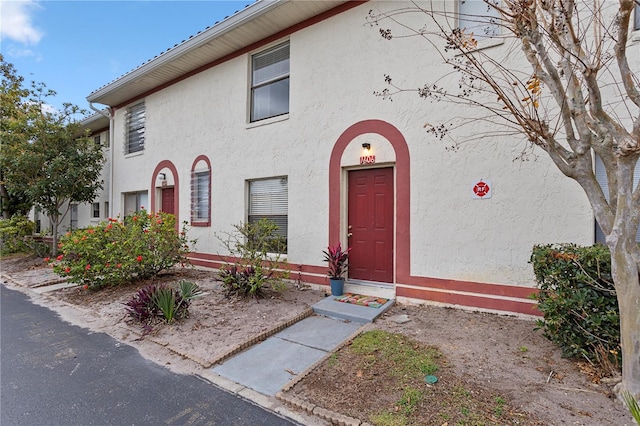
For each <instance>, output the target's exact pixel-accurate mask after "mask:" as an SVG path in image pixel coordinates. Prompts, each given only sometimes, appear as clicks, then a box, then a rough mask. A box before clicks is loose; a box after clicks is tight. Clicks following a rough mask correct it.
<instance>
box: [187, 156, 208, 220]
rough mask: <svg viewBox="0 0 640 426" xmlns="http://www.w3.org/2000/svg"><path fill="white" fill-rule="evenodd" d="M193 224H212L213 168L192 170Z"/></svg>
mask: <svg viewBox="0 0 640 426" xmlns="http://www.w3.org/2000/svg"><path fill="white" fill-rule="evenodd" d="M203 186H204V187H203ZM191 224H192V225H194V226H209V225H211V170H209V169H206V170H194V171H193V172H191Z"/></svg>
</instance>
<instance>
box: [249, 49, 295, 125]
mask: <svg viewBox="0 0 640 426" xmlns="http://www.w3.org/2000/svg"><path fill="white" fill-rule="evenodd" d="M288 112H289V42H286V43H282V44H279V45H278V46H275V47H272V48H270V49H267V50H265V51H264V52H260V53H256V54H255V55H253V56H252V57H251V121H252V122H254V121H258V120H263V119H265V118H269V117H275V116H278V115H283V114H287V113H288Z"/></svg>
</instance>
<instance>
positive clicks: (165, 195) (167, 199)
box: [161, 188, 175, 214]
mask: <svg viewBox="0 0 640 426" xmlns="http://www.w3.org/2000/svg"><path fill="white" fill-rule="evenodd" d="M173 197H174V195H173V188H163V189H162V208H161V210H162V211H163V212H165V213H170V214H174V213H175V212H174V211H173V199H174V198H173Z"/></svg>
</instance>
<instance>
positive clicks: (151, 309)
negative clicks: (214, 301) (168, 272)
mask: <svg viewBox="0 0 640 426" xmlns="http://www.w3.org/2000/svg"><path fill="white" fill-rule="evenodd" d="M201 296H202V290H201V289H200V287H199V286H198V285H197V284H195V283H193V282H190V281H184V280H183V281H180V282H179V283H178V288H177V289H175V290H174V289H172V288H170V287H167V286H165V285H155V284H152V285H149V286H147V287H144V288H141V289H140V290H138V291H137V292H136V294H135V295H134V296H133V297H132V298H131V299H129V300H128V301H127V302H126V303H124V305H125V309H126V311H127V313H128V314H129V316H130V317H132V318H133V319H134V320H136V321H138V322H140V323H142V324H143V327H144V328H145V330H146V331H151V324H152V323H153V321H154V320H155V319H157V318H163V319H164V321H166V322H167V323H171V322H173V321H174V320H175V319H182V318H186V317H188V316H189V307H190V306H191V301H192V300H194V299H197V298H199V297H201Z"/></svg>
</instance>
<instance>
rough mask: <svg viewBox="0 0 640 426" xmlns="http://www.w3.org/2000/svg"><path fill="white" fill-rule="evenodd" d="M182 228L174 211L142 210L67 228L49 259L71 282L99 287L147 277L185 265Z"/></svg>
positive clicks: (184, 241)
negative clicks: (52, 257) (54, 255)
mask: <svg viewBox="0 0 640 426" xmlns="http://www.w3.org/2000/svg"><path fill="white" fill-rule="evenodd" d="M190 243H192V244H193V243H195V241H189V240H188V239H187V236H186V229H185V228H184V227H183V229H182V232H180V233H177V232H176V230H175V216H173V215H171V214H167V213H163V212H159V213H148V212H147V211H145V210H140V211H138V212H135V213H132V214H131V215H129V216H127V217H125V218H124V220H122V221H120V220H119V219H109V221H108V222H103V223H101V224H99V225H97V226H95V227H89V228H86V229H81V230H77V231H74V232H69V233H67V234H66V235H65V236H63V237H62V238H61V239H60V243H59V244H58V247H59V249H60V251H59V252H60V253H61V254H60V255H59V256H58V257H57V258H55V259H53V260H50V262H51V263H53V265H54V266H53V268H54V271H55V272H56V273H57V274H59V275H61V276H63V277H66V278H67V279H68V280H69V282H73V283H78V284H80V285H82V284H84V285H88V286H89V287H92V288H99V287H103V286H106V285H111V286H114V285H121V284H124V283H127V282H130V281H132V280H138V279H144V278H149V277H152V276H154V275H157V274H158V273H159V272H161V271H163V270H166V269H168V268H171V267H172V266H174V265H176V264H183V265H184V264H186V263H188V260H187V253H188V252H189V244H190Z"/></svg>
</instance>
